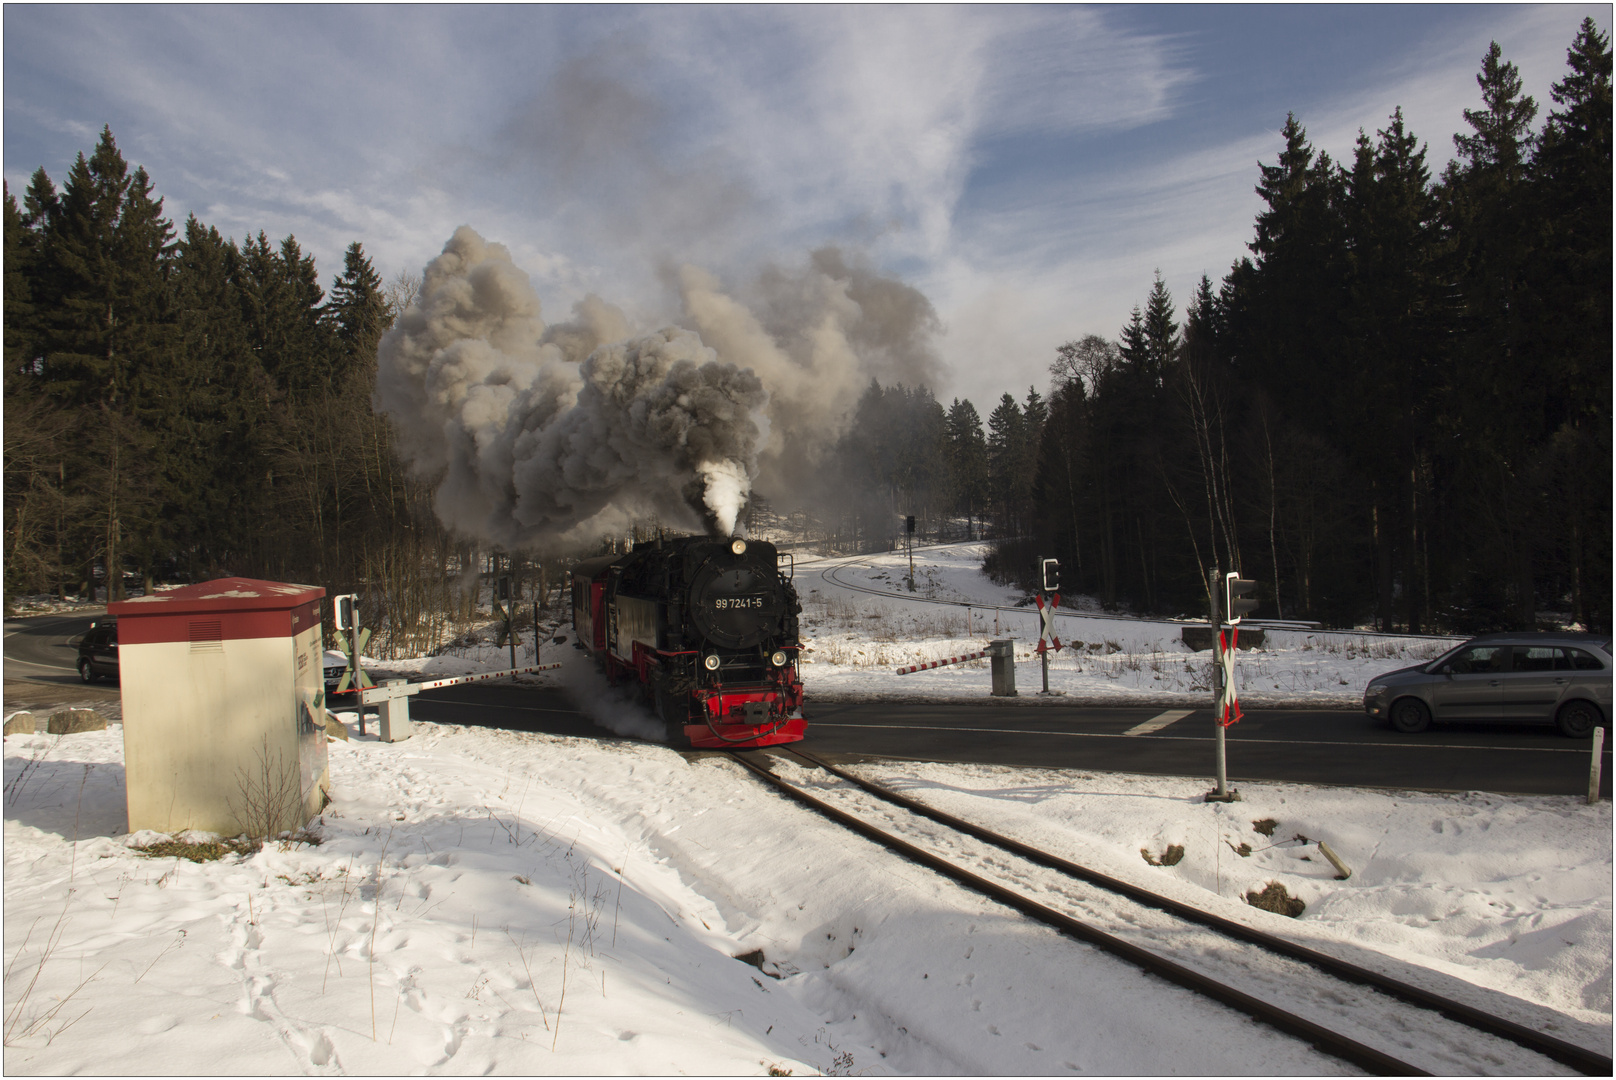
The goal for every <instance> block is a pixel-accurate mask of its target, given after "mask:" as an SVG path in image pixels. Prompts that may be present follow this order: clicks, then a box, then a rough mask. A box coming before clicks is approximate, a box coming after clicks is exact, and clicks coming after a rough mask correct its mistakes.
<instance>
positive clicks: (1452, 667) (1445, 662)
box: [1364, 633, 1611, 738]
mask: <svg viewBox="0 0 1616 1080" xmlns="http://www.w3.org/2000/svg"><path fill="white" fill-rule="evenodd" d="M1610 671H1611V638H1610V636H1609V635H1608V634H1604V635H1601V634H1572V633H1559V634H1557V633H1538V634H1532V633H1521V634H1484V635H1482V636H1481V637H1475V638H1471V639H1470V640H1469V641H1467V642H1465V643H1464V644H1463V645H1460V646H1458V647H1456V648H1454V649H1450V650H1449V651H1448V652H1445V653H1443V654H1442V655H1441V656H1439V657H1437V658H1436V659H1435V660H1432V661H1430V662H1429V663H1425V664H1419V665H1417V666H1415V667H1406V668H1401V669H1399V670H1397V671H1392V672H1388V673H1386V674H1385V675H1376V676H1375V677H1374V678H1373V679H1371V680H1370V681H1369V687H1368V689H1366V690H1365V691H1364V711H1365V712H1367V713H1368V714H1369V715H1370V716H1374V717H1380V718H1383V719H1386V720H1389V721H1390V722H1391V725H1392V727H1393V728H1394V729H1395V730H1397V731H1401V732H1404V733H1407V734H1412V733H1414V732H1416V731H1424V730H1425V729H1426V728H1427V727H1429V726H1430V724H1431V721H1433V720H1483V721H1485V720H1552V721H1554V723H1555V725H1556V726H1557V727H1559V729H1560V732H1561V734H1563V735H1569V736H1571V737H1572V738H1584V737H1586V736H1588V735H1589V734H1591V733H1592V732H1593V730H1594V727H1595V726H1596V725H1598V724H1602V723H1605V722H1606V721H1607V720H1608V719H1609V717H1610V707H1611V698H1610V694H1611V682H1610Z"/></svg>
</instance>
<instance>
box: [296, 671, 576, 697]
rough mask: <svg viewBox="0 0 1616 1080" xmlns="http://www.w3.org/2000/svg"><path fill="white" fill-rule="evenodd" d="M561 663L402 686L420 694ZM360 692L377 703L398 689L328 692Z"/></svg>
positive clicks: (335, 694) (334, 694)
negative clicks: (424, 691) (423, 691)
mask: <svg viewBox="0 0 1616 1080" xmlns="http://www.w3.org/2000/svg"><path fill="white" fill-rule="evenodd" d="M560 666H561V665H560V664H537V665H535V666H533V667H524V668H511V669H510V670H508V671H489V672H485V673H484V674H481V675H455V676H452V677H451V678H447V679H434V680H432V681H431V682H415V683H412V682H407V683H405V684H404V686H403V687H402V690H403V692H404V693H406V694H419V693H420V692H421V691H422V690H436V689H438V687H440V686H457V685H459V684H460V683H474V682H482V681H483V680H485V679H504V678H509V677H510V676H512V675H526V674H527V673H528V672H530V671H549V670H550V669H552V668H558V667H560ZM353 693H358V694H359V695H361V696H360V698H359V700H360V701H361V702H362V703H364V704H366V705H375V704H376V703H377V702H380V701H387V700H391V699H392V698H395V697H397V696H398V691H397V690H393V689H391V688H389V687H388V686H386V685H382V686H367V687H365V688H363V689H361V690H337V691H334V692H332V693H330V694H327V695H326V697H327V698H334V697H336V696H337V695H338V694H353Z"/></svg>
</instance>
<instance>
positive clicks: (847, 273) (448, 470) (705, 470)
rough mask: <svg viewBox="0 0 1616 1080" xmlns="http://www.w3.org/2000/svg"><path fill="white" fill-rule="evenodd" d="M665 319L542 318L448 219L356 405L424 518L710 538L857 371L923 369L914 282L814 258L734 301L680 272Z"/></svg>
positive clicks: (512, 531) (829, 430) (815, 452)
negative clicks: (639, 325)
mask: <svg viewBox="0 0 1616 1080" xmlns="http://www.w3.org/2000/svg"><path fill="white" fill-rule="evenodd" d="M676 276H677V285H678V288H679V292H680V297H681V301H682V305H683V309H684V314H683V316H682V317H681V319H680V321H681V322H683V323H686V324H688V327H689V328H686V327H685V326H668V327H665V328H663V329H660V330H655V331H652V332H650V333H641V334H635V333H634V332H633V330H632V329H631V327H630V326H629V324H628V321H627V319H626V318H625V317H624V315H623V313H622V312H621V311H620V310H619V309H617V308H616V307H614V306H613V305H611V304H609V303H607V302H605V301H603V300H601V299H600V298H598V297H595V296H590V297H588V298H586V299H585V300H584V301H582V302H580V303H579V304H577V305H576V306H575V307H574V312H573V315H574V317H573V319H572V320H571V321H570V322H567V323H561V324H556V325H550V326H547V325H546V324H545V322H544V321H543V319H542V318H541V317H540V305H539V299H538V297H537V295H535V293H534V292H533V289H532V286H531V285H530V284H529V283H528V280H527V275H526V274H524V273H523V272H522V271H521V270H520V269H518V268H517V267H516V266H515V265H514V264H513V263H512V262H511V258H510V254H509V252H508V251H506V249H505V248H504V247H503V246H501V245H499V244H493V243H489V242H487V241H485V240H484V239H483V238H482V237H481V236H479V235H478V234H477V233H476V232H474V231H473V230H472V229H470V228H469V227H466V226H462V227H461V228H460V229H458V230H456V232H455V234H454V236H453V238H451V239H450V241H449V243H448V244H447V245H445V247H444V249H443V253H442V254H441V255H439V256H438V257H437V258H436V259H434V260H433V261H432V262H431V263H430V264H429V265H428V266H427V268H426V272H425V275H424V280H423V282H422V285H421V290H420V293H419V294H418V296H417V297H416V300H415V302H414V304H413V305H411V307H410V308H409V309H408V310H407V311H405V312H404V313H403V314H402V315H401V316H400V317H399V319H398V321H397V322H396V323H395V324H394V326H393V328H392V329H391V330H389V331H388V333H387V334H386V336H385V337H383V339H382V342H381V346H380V349H379V353H378V374H377V381H376V393H375V407H376V409H377V411H378V412H382V413H386V414H387V415H388V416H389V417H391V419H392V420H393V426H394V428H395V430H396V432H397V434H398V440H399V447H400V449H401V451H402V452H403V454H404V455H405V457H406V458H407V459H408V460H409V461H410V463H411V465H412V467H413V468H414V469H415V470H416V472H417V473H418V474H420V475H425V476H431V477H441V480H440V481H439V483H438V486H437V491H436V502H435V508H436V510H437V513H438V515H439V517H440V518H442V519H443V521H445V522H446V523H448V524H450V525H452V526H454V527H455V528H457V529H459V530H461V531H462V532H464V533H467V534H469V535H472V536H476V537H479V538H482V539H486V540H489V541H492V542H494V543H498V544H501V545H503V546H506V547H508V548H534V547H547V546H551V545H554V544H566V543H573V542H578V541H588V540H593V539H595V538H598V537H599V536H601V535H604V534H608V533H620V532H622V531H623V530H624V529H625V528H626V527H627V526H628V524H629V523H630V522H632V521H634V520H636V519H644V518H646V517H649V516H652V515H654V516H656V517H657V518H658V519H660V520H661V521H663V522H665V523H667V524H670V525H673V526H675V527H680V528H700V527H705V528H707V529H708V530H709V531H715V532H720V533H722V534H724V535H728V534H730V533H731V532H733V531H734V529H735V527H736V522H737V520H738V518H739V515H740V513H741V511H742V510H743V509H744V507H745V505H746V502H747V500H748V498H750V496H751V492H752V489H753V484H754V482H755V481H758V480H759V479H760V478H762V479H763V480H765V481H767V482H769V483H771V484H774V485H775V486H776V487H778V488H782V489H788V490H789V489H791V488H792V486H793V485H794V484H796V485H800V483H801V482H802V481H803V480H804V478H805V477H806V476H808V475H809V474H810V473H811V472H812V470H814V469H815V467H816V466H817V465H818V464H819V463H820V461H821V460H822V459H823V457H824V452H825V450H826V449H827V448H828V447H830V446H831V445H834V443H835V440H836V439H837V438H839V437H840V435H841V434H842V432H843V430H844V429H845V425H846V423H847V420H848V414H849V413H850V411H851V408H852V406H853V404H854V402H855V401H856V400H857V396H858V394H859V393H860V392H861V391H862V390H863V388H864V386H865V385H867V384H868V382H869V380H870V379H871V378H872V377H875V378H880V379H882V380H883V381H884V382H892V381H905V382H911V383H913V382H922V381H927V380H929V379H930V378H931V376H932V375H933V374H934V371H935V364H936V361H935V357H934V355H933V353H932V352H931V349H930V335H931V334H932V333H933V332H935V331H936V329H937V320H936V315H935V313H934V312H933V311H932V308H931V305H930V303H929V302H927V301H926V299H925V297H924V296H922V295H921V294H920V293H918V292H916V291H915V290H914V289H911V288H909V287H908V286H906V285H902V284H900V283H897V282H893V281H890V280H887V279H884V278H880V277H879V276H877V275H875V274H873V273H871V272H869V271H868V270H865V269H863V268H861V267H856V266H855V267H850V266H849V265H848V264H847V262H846V261H845V260H844V259H843V257H842V256H841V254H840V253H839V252H836V251H834V250H829V249H827V250H825V251H820V252H816V253H815V254H814V256H813V258H812V259H811V261H810V264H809V266H808V267H807V269H806V270H803V271H799V272H796V273H789V272H786V271H783V270H778V269H771V270H769V271H767V272H766V273H765V274H764V275H762V277H761V279H760V281H759V282H758V283H757V285H756V286H755V288H754V292H755V293H756V296H755V298H754V307H749V306H748V305H746V304H744V303H742V302H741V301H740V300H739V299H737V298H736V297H734V296H732V295H730V294H729V293H727V292H726V291H725V290H724V289H723V288H722V287H721V285H720V283H719V281H718V280H717V279H716V278H715V277H713V276H712V275H711V274H708V273H706V272H705V271H702V270H699V269H697V268H695V267H690V266H686V267H682V268H680V269H679V270H678V272H677V275H676Z"/></svg>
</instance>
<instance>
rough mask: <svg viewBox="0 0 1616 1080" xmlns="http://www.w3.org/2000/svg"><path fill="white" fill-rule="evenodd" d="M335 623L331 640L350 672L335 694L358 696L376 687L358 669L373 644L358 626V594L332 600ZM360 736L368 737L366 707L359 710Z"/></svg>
mask: <svg viewBox="0 0 1616 1080" xmlns="http://www.w3.org/2000/svg"><path fill="white" fill-rule="evenodd" d="M331 607H332V622H334V623H336V633H335V634H333V635H332V636H333V637H335V638H336V640H337V647H338V648H339V649H340V650H342V652H344V653H346V654H347V656H348V670H347V671H345V672H343V673H342V681H341V682H339V683H337V689H336V690H335V691H334V692H335V693H338V694H340V693H342V692H343V691H345V690H350V689H351V690H353V691H355V692H356V693H357V692H358V691H361V690H364V689H366V688H368V687H371V686H375V685H376V684H375V683H373V682H371V681H370V676H368V675H366V674H365V669H364V668H362V667H360V666H359V658H360V656H362V655H364V652H365V644H366V643H367V642H369V641H370V631H369V630H366V629H364V628H363V627H361V626H360V625H359V594H358V593H344V594H342V595H341V596H333V597H332V598H331ZM356 700H357V699H356ZM359 734H361V735H363V734H365V707H364V706H363V705H360V706H359Z"/></svg>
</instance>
